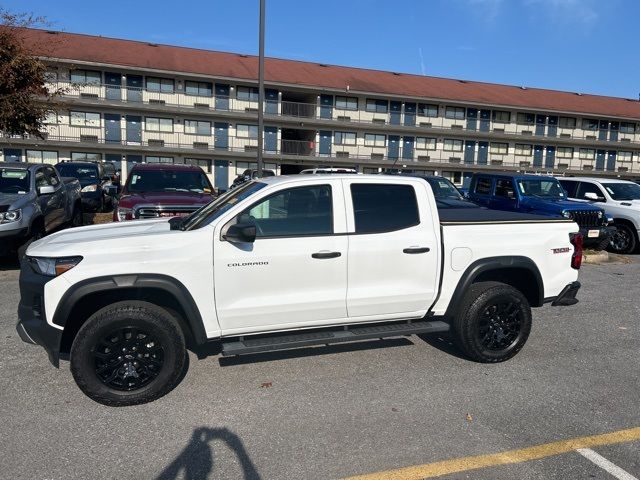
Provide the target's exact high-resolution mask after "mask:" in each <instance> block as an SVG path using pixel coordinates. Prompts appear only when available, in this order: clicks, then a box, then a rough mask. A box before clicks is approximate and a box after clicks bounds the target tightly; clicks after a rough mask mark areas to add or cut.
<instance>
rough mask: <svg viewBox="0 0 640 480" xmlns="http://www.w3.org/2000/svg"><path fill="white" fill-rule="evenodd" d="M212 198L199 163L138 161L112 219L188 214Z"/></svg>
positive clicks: (121, 219)
mask: <svg viewBox="0 0 640 480" xmlns="http://www.w3.org/2000/svg"><path fill="white" fill-rule="evenodd" d="M211 200H213V187H212V186H211V182H210V181H209V178H208V177H207V175H206V174H205V173H204V170H202V168H200V167H198V166H192V165H175V164H163V163H139V164H136V165H135V166H134V167H133V169H132V170H131V172H130V173H129V176H128V177H127V182H126V183H125V185H124V187H123V188H122V192H121V193H120V196H119V197H118V205H117V207H116V208H114V210H113V221H114V222H122V221H124V220H134V219H140V218H156V217H174V216H181V215H188V214H190V213H191V212H193V211H195V210H197V209H199V208H200V207H202V206H203V205H206V204H207V203H209V202H210V201H211Z"/></svg>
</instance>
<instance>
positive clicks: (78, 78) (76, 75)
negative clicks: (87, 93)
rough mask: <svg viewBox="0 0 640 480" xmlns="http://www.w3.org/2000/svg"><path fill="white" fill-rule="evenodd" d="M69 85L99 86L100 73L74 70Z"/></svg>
mask: <svg viewBox="0 0 640 480" xmlns="http://www.w3.org/2000/svg"><path fill="white" fill-rule="evenodd" d="M71 83H81V84H89V85H100V84H101V83H102V73H100V72H96V71H93V70H74V71H72V72H71Z"/></svg>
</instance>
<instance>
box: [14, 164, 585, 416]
mask: <svg viewBox="0 0 640 480" xmlns="http://www.w3.org/2000/svg"><path fill="white" fill-rule="evenodd" d="M577 231H578V226H577V225H576V224H575V223H573V222H572V221H570V220H567V219H562V218H558V219H556V218H549V217H538V216H533V215H526V214H519V213H513V212H501V211H492V210H487V209H482V208H459V209H457V208H444V209H441V210H440V211H438V208H437V206H436V199H435V197H434V194H433V190H432V188H431V187H430V185H429V183H428V182H426V181H425V180H424V179H421V178H412V177H397V176H382V175H310V176H304V175H296V176H290V177H286V176H285V177H270V178H265V179H259V180H254V181H251V182H247V183H246V184H244V185H241V186H240V187H238V188H237V189H234V190H231V191H229V192H228V193H226V194H225V195H223V196H221V197H219V198H218V199H216V200H215V201H213V202H212V203H210V204H208V205H206V206H205V207H202V208H201V209H200V210H198V211H196V212H194V213H193V214H191V215H189V216H188V217H182V218H172V219H170V220H168V219H155V220H140V221H134V222H125V223H122V224H112V225H96V226H90V227H81V228H75V229H73V230H72V231H63V232H60V233H56V234H53V235H50V236H49V237H46V238H44V239H42V240H39V241H37V242H35V243H33V244H32V245H31V246H30V247H29V249H28V250H27V252H26V256H25V257H24V258H23V260H22V265H21V276H20V291H21V300H20V306H19V312H18V313H19V319H20V320H19V323H18V326H17V329H18V332H19V334H20V336H21V338H22V339H23V340H24V341H26V342H29V343H34V344H39V345H42V346H43V347H44V348H45V349H46V350H47V352H48V354H49V358H50V360H51V362H52V363H53V364H54V365H55V366H58V365H59V359H60V358H63V359H70V362H71V371H72V373H73V376H74V378H75V380H76V382H77V384H78V386H79V387H80V388H81V389H82V391H83V392H84V393H85V394H87V395H88V396H89V397H91V398H92V399H94V400H96V401H98V402H101V403H103V404H106V405H118V406H119V405H132V404H138V403H144V402H149V401H152V400H154V399H156V398H158V397H160V396H162V395H164V394H166V393H167V392H168V391H170V390H171V389H172V388H173V387H175V386H176V385H177V384H178V382H179V380H180V378H181V377H182V374H183V371H184V369H185V365H186V355H187V348H193V349H196V350H197V347H198V346H199V345H203V344H205V343H206V342H210V341H217V342H220V344H221V350H222V354H223V355H240V354H247V353H258V352H264V351H269V350H279V349H288V348H296V347H307V346H310V345H325V344H331V343H335V342H346V341H357V340H364V339H377V338H382V337H392V336H404V335H411V334H422V333H431V332H444V331H450V332H451V335H452V336H453V338H454V339H455V341H456V342H457V344H458V345H459V347H460V349H461V350H462V352H463V353H464V354H466V355H467V356H468V357H469V358H470V359H472V360H475V361H478V362H500V361H504V360H507V359H509V358H511V357H513V356H514V355H515V354H516V353H517V352H518V351H520V349H521V348H522V347H523V345H524V344H525V342H526V340H527V337H528V336H529V332H530V329H531V309H530V307H540V306H542V305H543V304H544V303H552V304H553V305H572V304H574V303H576V302H577V300H576V298H575V297H576V293H577V291H578V289H579V287H580V284H579V283H578V282H577V278H578V268H579V267H580V262H581V259H582V252H581V247H582V245H581V240H582V237H581V236H580V235H579V234H576V232H577Z"/></svg>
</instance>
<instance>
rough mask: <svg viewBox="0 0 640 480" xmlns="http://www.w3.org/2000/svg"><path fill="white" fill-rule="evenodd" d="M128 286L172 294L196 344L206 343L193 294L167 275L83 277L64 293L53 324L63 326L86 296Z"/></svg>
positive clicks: (202, 324)
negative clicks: (183, 314) (85, 278)
mask: <svg viewBox="0 0 640 480" xmlns="http://www.w3.org/2000/svg"><path fill="white" fill-rule="evenodd" d="M129 288H153V289H156V290H162V291H164V292H166V293H167V294H168V295H172V296H173V297H174V298H175V299H176V300H177V301H178V303H179V304H180V306H181V307H182V309H183V310H184V312H185V316H186V318H185V319H184V320H185V321H186V322H187V323H188V325H189V327H190V328H191V332H192V333H193V339H194V340H195V342H196V344H198V345H202V344H204V343H206V341H207V334H206V331H205V328H204V323H203V322H202V316H201V315H200V311H199V310H198V306H197V305H196V302H195V301H194V299H193V297H192V296H191V293H189V290H187V288H186V287H185V286H184V285H183V284H182V283H181V282H180V281H178V280H176V279H175V278H173V277H170V276H168V275H159V274H148V273H140V274H128V275H109V276H104V277H95V278H90V279H87V280H83V281H81V282H78V283H76V284H74V285H72V286H71V287H70V288H69V289H68V290H67V291H66V292H65V294H64V295H63V296H62V298H61V299H60V302H58V306H57V307H56V311H55V312H54V314H53V320H52V321H53V323H54V324H56V325H58V326H60V327H64V326H65V324H66V322H67V318H68V317H69V315H70V314H71V312H72V311H73V308H74V306H75V305H77V303H78V302H79V301H80V300H81V299H82V298H84V297H85V296H86V295H90V294H92V293H96V292H106V291H114V290H122V289H129Z"/></svg>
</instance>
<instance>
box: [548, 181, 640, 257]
mask: <svg viewBox="0 0 640 480" xmlns="http://www.w3.org/2000/svg"><path fill="white" fill-rule="evenodd" d="M558 180H560V183H561V184H562V187H563V188H564V189H565V190H566V191H567V196H568V197H569V199H571V200H577V201H580V202H593V203H597V204H598V206H599V207H600V208H602V209H603V210H604V211H605V213H606V214H607V216H609V217H612V218H613V225H614V226H615V227H616V233H614V234H613V236H612V237H611V243H610V246H609V250H611V251H613V252H615V253H632V252H634V251H635V250H636V247H637V246H638V238H639V237H638V230H639V229H640V185H638V184H637V183H635V182H630V181H628V180H618V179H615V178H593V177H567V178H563V177H561V178H559V179H558Z"/></svg>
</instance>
